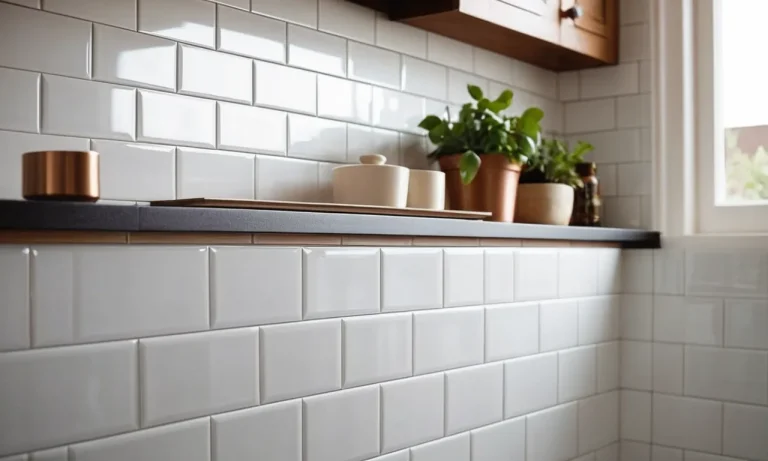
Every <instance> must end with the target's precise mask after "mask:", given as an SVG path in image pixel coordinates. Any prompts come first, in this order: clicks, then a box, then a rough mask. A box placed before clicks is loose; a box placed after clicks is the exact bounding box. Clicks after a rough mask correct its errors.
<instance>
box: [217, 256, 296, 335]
mask: <svg viewBox="0 0 768 461" xmlns="http://www.w3.org/2000/svg"><path fill="white" fill-rule="evenodd" d="M210 251H211V258H210V270H211V275H210V277H211V282H210V286H211V327H213V328H227V327H237V326H250V325H262V324H268V323H278V322H290V321H296V320H301V299H302V295H301V293H302V291H301V277H302V275H301V266H302V262H301V249H300V248H264V247H261V248H249V247H227V246H222V247H214V248H211V250H210Z"/></svg>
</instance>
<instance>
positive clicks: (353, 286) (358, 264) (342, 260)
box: [304, 248, 381, 319]
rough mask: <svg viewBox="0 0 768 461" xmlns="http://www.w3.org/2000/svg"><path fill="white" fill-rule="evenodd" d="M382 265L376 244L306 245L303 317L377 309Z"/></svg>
mask: <svg viewBox="0 0 768 461" xmlns="http://www.w3.org/2000/svg"><path fill="white" fill-rule="evenodd" d="M380 267H381V263H380V255H379V250H378V249H377V248H305V249H304V318H305V319H317V318H324V317H341V316H347V315H357V314H375V313H378V312H379V311H380V310H381V309H380V306H379V300H380V295H379V293H380V281H381V275H380Z"/></svg>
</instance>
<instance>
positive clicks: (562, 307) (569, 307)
mask: <svg viewBox="0 0 768 461" xmlns="http://www.w3.org/2000/svg"><path fill="white" fill-rule="evenodd" d="M578 316H579V303H578V302H577V301H571V300H562V301H546V302H543V303H541V305H540V306H539V324H540V325H539V338H540V339H539V344H540V347H541V352H549V351H556V350H560V349H567V348H569V347H575V346H576V345H577V344H578V333H579V330H578V327H579V319H578Z"/></svg>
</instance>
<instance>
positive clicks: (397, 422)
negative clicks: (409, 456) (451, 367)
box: [381, 373, 445, 453]
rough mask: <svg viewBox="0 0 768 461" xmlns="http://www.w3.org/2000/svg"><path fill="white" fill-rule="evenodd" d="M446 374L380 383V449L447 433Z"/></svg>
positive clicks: (394, 447) (409, 445) (390, 448)
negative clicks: (445, 428) (445, 414)
mask: <svg viewBox="0 0 768 461" xmlns="http://www.w3.org/2000/svg"><path fill="white" fill-rule="evenodd" d="M444 400H445V384H444V374H443V373H435V374H431V375H427V376H418V377H416V378H409V379H403V380H398V381H394V382H391V383H384V384H382V385H381V426H382V427H381V452H382V453H389V452H392V451H395V450H399V449H401V448H407V447H411V446H414V445H418V444H420V443H423V442H428V441H430V440H434V439H438V438H440V437H442V436H443V435H444V433H445V431H444V427H445V426H444V424H445V420H444V412H445V404H444Z"/></svg>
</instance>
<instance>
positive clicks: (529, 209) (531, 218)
mask: <svg viewBox="0 0 768 461" xmlns="http://www.w3.org/2000/svg"><path fill="white" fill-rule="evenodd" d="M572 212H573V187H571V186H566V185H565V184H520V185H519V186H518V187H517V206H516V207H515V222H519V223H528V224H555V225H560V226H567V225H568V222H570V220H571V213H572Z"/></svg>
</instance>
